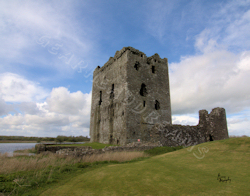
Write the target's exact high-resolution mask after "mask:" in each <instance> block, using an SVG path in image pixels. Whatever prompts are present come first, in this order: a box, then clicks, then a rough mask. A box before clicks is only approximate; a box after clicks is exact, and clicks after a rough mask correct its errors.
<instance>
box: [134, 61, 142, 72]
mask: <svg viewBox="0 0 250 196" xmlns="http://www.w3.org/2000/svg"><path fill="white" fill-rule="evenodd" d="M140 67H141V65H140V63H139V62H137V61H136V62H135V65H134V68H135V69H136V70H137V71H139V68H140Z"/></svg>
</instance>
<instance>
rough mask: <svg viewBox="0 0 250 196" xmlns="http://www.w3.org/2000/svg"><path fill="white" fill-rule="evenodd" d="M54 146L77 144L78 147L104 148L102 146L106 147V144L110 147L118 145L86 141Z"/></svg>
mask: <svg viewBox="0 0 250 196" xmlns="http://www.w3.org/2000/svg"><path fill="white" fill-rule="evenodd" d="M53 146H77V147H81V146H90V147H92V148H93V149H102V148H104V147H106V146H107V147H108V146H116V145H112V144H101V143H97V142H93V143H84V144H59V145H53Z"/></svg>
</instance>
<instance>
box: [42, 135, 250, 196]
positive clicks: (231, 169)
mask: <svg viewBox="0 0 250 196" xmlns="http://www.w3.org/2000/svg"><path fill="white" fill-rule="evenodd" d="M249 166H250V138H230V139H227V140H222V141H214V142H209V143H203V144H200V145H197V146H195V147H193V148H186V149H182V150H179V151H175V152H171V153H167V154H163V155H159V156H155V157H152V158H149V159H146V160H144V161H139V162H134V163H126V164H114V165H108V166H107V167H101V168H98V169H96V170H92V171H90V172H86V173H84V174H81V175H79V176H76V177H75V178H74V179H72V180H71V181H69V182H67V183H66V184H64V185H62V186H58V187H53V188H51V189H49V190H47V191H46V192H44V193H43V194H42V195H249V194H250V186H249V182H250V170H249V169H250V167H249ZM218 173H220V175H222V176H226V177H230V179H231V183H230V182H219V180H217V176H218Z"/></svg>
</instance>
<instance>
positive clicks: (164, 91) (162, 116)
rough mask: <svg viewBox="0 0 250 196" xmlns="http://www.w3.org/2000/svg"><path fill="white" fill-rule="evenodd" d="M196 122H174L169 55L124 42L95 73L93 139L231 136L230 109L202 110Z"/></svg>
mask: <svg viewBox="0 0 250 196" xmlns="http://www.w3.org/2000/svg"><path fill="white" fill-rule="evenodd" d="M199 116H200V121H199V124H198V125H197V126H181V125H172V121H171V104H170V89H169V76H168V60H167V58H164V59H161V58H160V57H159V55H158V54H155V55H153V56H151V57H147V56H146V55H145V54H144V53H143V52H140V51H139V50H136V49H134V48H132V47H124V48H123V49H122V50H120V51H117V52H116V54H115V56H114V57H110V59H109V61H108V62H107V63H106V64H105V65H104V66H103V67H99V66H98V67H97V68H96V69H95V71H94V74H93V88H92V105H91V122H90V137H91V142H100V143H110V144H122V145H125V144H127V143H131V142H135V141H137V140H138V139H140V141H151V142H157V141H161V143H162V144H163V145H167V146H178V145H183V146H190V145H195V144H198V143H203V142H206V141H212V140H220V139H226V138H228V131H227V122H226V113H225V109H223V108H215V109H213V110H212V112H211V113H210V114H208V112H207V111H206V110H201V111H200V112H199Z"/></svg>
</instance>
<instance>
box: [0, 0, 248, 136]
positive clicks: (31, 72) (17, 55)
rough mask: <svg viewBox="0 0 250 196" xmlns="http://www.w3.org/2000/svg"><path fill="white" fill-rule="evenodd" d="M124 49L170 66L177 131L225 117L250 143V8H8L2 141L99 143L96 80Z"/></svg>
mask: <svg viewBox="0 0 250 196" xmlns="http://www.w3.org/2000/svg"><path fill="white" fill-rule="evenodd" d="M124 46H132V47H134V48H136V49H138V50H140V51H142V52H144V53H145V54H146V55H147V56H151V55H153V54H155V53H158V54H159V55H160V57H161V58H164V57H166V58H168V60H169V70H170V90H171V104H172V114H173V123H175V124H183V125H195V124H197V123H198V111H199V110H200V109H206V110H208V111H209V112H210V111H211V109H212V108H214V107H224V108H225V109H226V112H227V122H228V129H229V134H230V135H249V136H250V122H249V119H250V77H249V76H250V0H235V1H229V0H227V1H222V0H220V1H219V0H217V1H216V0H210V1H206V0H189V1H186V0H176V1H170V0H166V1H165V0H154V1H151V0H126V1H115V0H105V1H103V0H94V1H93V0H78V1H77V0H72V1H66V0H48V1H46V0H44V1H39V0H38V1H35V0H33V1H26V0H23V1H18V0H8V1H6V0H0V115H1V118H0V135H24V136H52V137H56V136H57V135H67V136H69V135H75V136H77V135H84V136H88V135H89V121H90V106H91V88H92V77H93V75H92V72H93V69H95V68H96V66H97V65H100V66H103V65H104V63H105V62H106V61H108V59H109V57H110V56H114V54H115V52H116V51H117V50H121V49H122V48H123V47H124Z"/></svg>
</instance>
